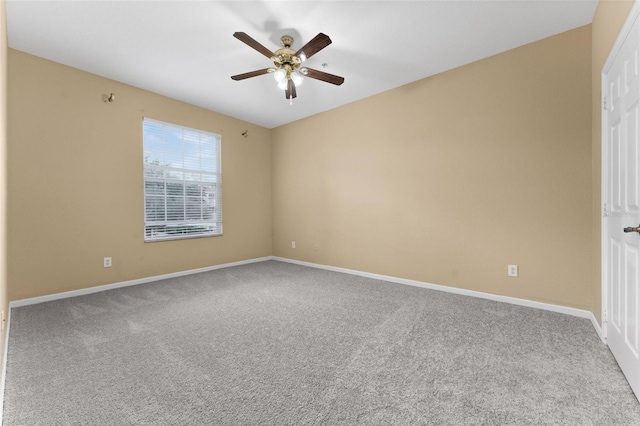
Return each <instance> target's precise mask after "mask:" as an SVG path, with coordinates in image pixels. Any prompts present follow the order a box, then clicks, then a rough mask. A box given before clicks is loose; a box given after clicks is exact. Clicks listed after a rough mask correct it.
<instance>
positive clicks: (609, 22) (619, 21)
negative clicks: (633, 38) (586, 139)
mask: <svg viewBox="0 0 640 426" xmlns="http://www.w3.org/2000/svg"><path fill="white" fill-rule="evenodd" d="M632 7H633V1H618V0H616V1H603V0H600V2H599V3H598V8H597V9H596V13H595V16H594V17H593V23H592V38H591V40H592V55H591V57H592V61H591V77H592V81H591V96H592V98H591V106H592V110H591V120H592V121H591V129H592V130H591V135H592V144H591V149H592V151H593V163H592V176H593V209H592V212H593V236H594V238H593V239H594V244H593V249H594V250H593V277H592V280H591V281H592V283H593V284H592V287H593V294H594V297H593V307H592V309H591V310H592V312H593V313H594V314H595V315H596V317H597V318H598V321H600V318H601V307H602V286H601V282H602V267H601V265H602V261H601V259H602V254H601V253H602V252H601V233H602V230H601V227H600V221H601V217H602V214H601V205H602V200H601V191H602V186H601V179H602V174H601V170H602V169H601V167H602V165H601V161H602V148H601V137H602V126H601V124H602V122H601V120H602V114H601V112H602V110H601V102H600V100H601V99H602V86H601V84H602V80H601V79H602V68H603V67H604V63H605V62H606V60H607V57H608V56H609V52H610V51H611V48H612V47H613V44H614V43H615V41H616V38H617V37H618V33H619V32H620V30H621V29H622V26H623V25H624V22H625V20H626V19H627V16H628V15H629V12H630V11H631V8H632Z"/></svg>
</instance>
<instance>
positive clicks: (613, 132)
mask: <svg viewBox="0 0 640 426" xmlns="http://www.w3.org/2000/svg"><path fill="white" fill-rule="evenodd" d="M639 28H640V26H639V25H638V20H637V19H636V20H635V23H633V25H632V26H631V28H630V30H629V32H628V33H627V35H626V37H625V38H624V39H623V42H622V45H621V47H620V49H619V50H618V51H617V53H616V54H615V56H614V58H613V61H612V62H611V63H610V64H611V65H610V67H609V68H608V69H605V72H606V74H605V77H604V84H603V86H604V87H603V93H604V94H605V96H606V97H605V102H604V108H605V110H604V111H603V118H604V126H603V135H604V155H605V158H604V161H605V162H606V164H605V170H606V177H605V185H606V187H605V188H604V194H605V196H606V198H605V200H604V201H605V203H606V204H605V217H604V219H603V228H605V229H604V235H605V237H606V238H605V239H604V240H603V244H605V252H606V254H605V255H606V256H607V259H606V263H607V265H606V266H605V268H606V279H607V283H606V286H607V294H606V299H607V310H606V319H607V327H606V334H607V343H608V345H609V347H610V349H611V352H612V353H613V355H614V356H615V358H616V360H617V361H618V363H619V364H620V368H621V369H622V371H623V373H624V374H625V376H626V378H627V380H628V381H629V384H630V385H631V388H632V389H633V391H634V392H635V394H636V397H638V398H639V399H640V340H639V338H640V334H639V332H640V312H639V310H638V308H639V306H640V299H639V298H640V288H639V287H638V285H639V273H640V232H637V231H640V229H637V228H638V227H640V191H639V190H640V185H639V175H638V172H639V169H638V164H639V160H640V157H639V155H640V143H639V133H638V124H639V115H638V114H639V106H638V101H639V99H640V86H639V84H638V66H639V63H638V60H639V52H638V46H639V42H640V30H639ZM623 37H624V36H623ZM608 63H609V61H608Z"/></svg>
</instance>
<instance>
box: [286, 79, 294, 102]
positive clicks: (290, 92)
mask: <svg viewBox="0 0 640 426" xmlns="http://www.w3.org/2000/svg"><path fill="white" fill-rule="evenodd" d="M296 96H297V95H296V85H295V84H294V83H293V80H291V79H290V80H289V82H288V83H287V90H286V91H285V92H284V97H285V98H287V99H293V98H295V97H296Z"/></svg>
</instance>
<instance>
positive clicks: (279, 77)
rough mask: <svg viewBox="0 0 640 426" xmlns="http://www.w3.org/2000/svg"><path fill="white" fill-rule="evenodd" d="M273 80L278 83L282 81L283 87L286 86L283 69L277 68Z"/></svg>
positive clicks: (285, 74)
mask: <svg viewBox="0 0 640 426" xmlns="http://www.w3.org/2000/svg"><path fill="white" fill-rule="evenodd" d="M273 78H275V79H276V81H277V82H278V83H280V82H283V81H284V83H285V86H286V84H287V71H286V70H285V69H284V68H279V69H278V70H277V71H276V72H274V73H273Z"/></svg>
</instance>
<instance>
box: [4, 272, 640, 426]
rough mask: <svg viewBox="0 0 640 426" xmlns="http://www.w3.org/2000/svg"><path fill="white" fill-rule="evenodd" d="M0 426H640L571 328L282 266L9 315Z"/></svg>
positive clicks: (588, 331)
mask: <svg viewBox="0 0 640 426" xmlns="http://www.w3.org/2000/svg"><path fill="white" fill-rule="evenodd" d="M4 425H7V426H13V425H110V426H112V425H640V404H639V403H638V401H637V400H636V398H635V397H634V395H633V393H632V391H631V389H630V388H629V385H628V384H627V382H626V380H625V378H624V376H623V375H622V373H621V372H620V370H619V368H618V366H617V364H616V362H615V360H614V358H613V356H612V355H611V353H610V352H609V350H608V349H607V347H606V346H605V345H603V344H602V342H600V340H599V339H598V337H597V335H596V333H595V331H594V330H593V327H592V325H591V323H590V322H589V321H588V320H586V319H582V318H576V317H572V316H567V315H562V314H557V313H553V312H548V311H542V310H536V309H532V308H526V307H521V306H514V305H509V304H504V303H499V302H494V301H489V300H483V299H476V298H471V297H466V296H460V295H455V294H449V293H445V292H439V291H432V290H425V289H422V288H416V287H410V286H404V285H399V284H393V283H388V282H384V281H378V280H374V279H368V278H362V277H357V276H352V275H346V274H341V273H336V272H329V271H325V270H319V269H314V268H307V267H303V266H299V265H293V264H288V263H283V262H277V261H267V262H261V263H255V264H250V265H245V266H239V267H232V268H226V269H220V270H216V271H212V272H207V273H202V274H197V275H191V276H186V277H181V278H175V279H169V280H164V281H158V282H154V283H148V284H143V285H138V286H133V287H127V288H121V289H116V290H110V291H104V292H100V293H95V294H91V295H86V296H79V297H74V298H69V299H64V300H58V301H53V302H47V303H41V304H38V305H31V306H24V307H20V308H14V309H13V310H12V314H11V330H10V336H9V352H8V364H7V376H6V390H5V396H4Z"/></svg>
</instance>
